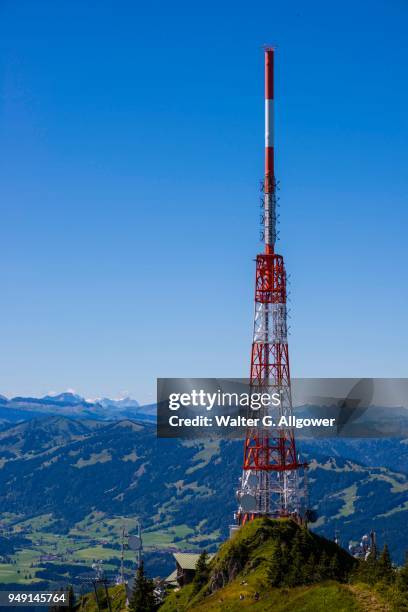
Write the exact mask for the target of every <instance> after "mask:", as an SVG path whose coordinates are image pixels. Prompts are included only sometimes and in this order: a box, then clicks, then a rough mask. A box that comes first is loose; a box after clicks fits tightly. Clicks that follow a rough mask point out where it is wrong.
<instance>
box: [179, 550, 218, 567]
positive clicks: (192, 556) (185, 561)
mask: <svg viewBox="0 0 408 612" xmlns="http://www.w3.org/2000/svg"><path fill="white" fill-rule="evenodd" d="M173 556H174V558H175V560H176V561H177V563H178V564H179V566H180V567H181V569H184V570H195V568H196V565H197V561H198V559H199V558H200V555H199V554H196V553H173ZM213 556H214V555H208V558H209V559H212V557H213Z"/></svg>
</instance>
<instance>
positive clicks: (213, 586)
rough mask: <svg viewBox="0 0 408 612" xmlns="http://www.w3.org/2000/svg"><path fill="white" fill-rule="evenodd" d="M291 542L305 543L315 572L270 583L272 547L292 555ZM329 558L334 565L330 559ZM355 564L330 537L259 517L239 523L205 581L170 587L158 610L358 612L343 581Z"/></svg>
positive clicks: (356, 597)
mask: <svg viewBox="0 0 408 612" xmlns="http://www.w3.org/2000/svg"><path fill="white" fill-rule="evenodd" d="M296 541H302V542H303V543H304V544H303V545H304V546H305V547H306V548H307V553H306V555H305V556H304V559H306V558H308V559H310V558H313V559H314V560H315V568H316V570H315V571H316V572H320V574H321V576H319V575H318V574H316V573H315V575H314V576H313V575H312V576H311V577H310V581H311V584H307V585H299V586H296V585H293V586H289V583H288V584H286V585H283V586H281V587H280V588H276V587H272V585H271V573H270V567H271V560H272V559H273V557H274V552H275V551H276V548H277V547H282V546H283V547H284V550H285V551H286V553H287V555H288V556H290V555H291V554H292V555H293V551H294V546H295V544H294V543H295V542H296ZM304 559H300V560H299V561H300V565H299V568H300V571H302V569H301V568H302V567H303V568H305V567H306V565H307V562H306V561H305V560H304ZM323 559H324V560H325V561H324V562H323V563H325V564H326V565H327V568H332V569H331V570H330V571H331V573H332V578H331V579H328V578H327V577H325V575H324V571H322V570H318V569H317V568H318V567H320V564H321V562H322V560H323ZM333 559H335V560H336V563H335V564H333V563H332V562H331V561H332V560H333ZM355 563H356V562H355V560H354V559H353V558H352V557H351V556H350V555H349V554H348V553H347V552H346V551H344V550H343V549H341V548H340V547H338V546H337V545H336V544H334V542H330V541H329V540H326V539H325V538H321V537H319V536H317V535H315V534H312V533H311V532H309V531H307V530H306V529H303V528H301V527H299V526H298V525H297V524H296V523H294V522H293V521H290V520H270V519H259V520H256V521H253V522H252V523H250V524H248V525H246V526H244V527H243V528H242V529H241V530H240V531H239V532H238V533H237V534H235V535H234V537H233V538H232V539H231V540H228V541H227V542H226V543H225V544H223V545H222V546H221V548H220V550H219V552H218V553H217V555H216V556H215V557H214V559H213V560H212V561H211V562H210V564H209V568H210V571H209V577H208V581H207V583H206V585H205V586H204V587H203V588H202V589H201V590H200V591H199V592H198V593H197V594H194V585H188V586H187V587H184V588H183V589H181V590H178V591H174V592H173V593H171V594H170V595H169V596H168V597H167V599H166V601H165V603H164V604H163V606H162V607H161V608H160V611H161V612H184V611H185V612H187V611H190V610H191V611H195V612H204V610H205V611H207V610H220V611H222V610H230V611H234V610H241V609H245V608H246V609H254V610H264V611H267V610H274V611H279V612H283V611H286V610H288V611H289V610H299V611H305V612H306V611H310V612H312V611H313V612H316V611H319V610H321V611H327V610H333V611H344V612H346V611H347V612H349V611H353V610H355V611H361V610H365V607H364V605H362V603H361V597H359V594H358V593H357V592H354V591H353V590H352V589H350V587H349V586H348V585H347V584H346V579H347V577H348V575H349V574H350V572H351V571H352V570H353V568H354V567H355ZM290 571H292V570H291V569H290V570H289V573H290ZM297 571H299V570H297ZM319 577H321V580H320V581H319ZM283 580H284V581H285V580H286V578H284V579H283ZM295 582H296V580H295ZM256 594H258V597H259V599H258V598H256ZM373 597H374V595H373ZM378 609H380V608H378Z"/></svg>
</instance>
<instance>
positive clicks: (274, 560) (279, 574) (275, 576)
mask: <svg viewBox="0 0 408 612" xmlns="http://www.w3.org/2000/svg"><path fill="white" fill-rule="evenodd" d="M267 576H268V580H269V582H270V584H271V586H273V587H280V586H281V585H282V583H283V580H284V578H285V572H284V561H283V551H282V545H281V544H280V543H279V542H278V543H277V544H276V546H275V548H274V551H273V554H272V557H271V560H270V563H269V566H268V570H267Z"/></svg>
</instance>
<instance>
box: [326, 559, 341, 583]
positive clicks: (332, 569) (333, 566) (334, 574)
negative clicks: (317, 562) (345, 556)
mask: <svg viewBox="0 0 408 612" xmlns="http://www.w3.org/2000/svg"><path fill="white" fill-rule="evenodd" d="M340 573H341V572H340V563H339V557H338V555H337V553H334V555H333V556H332V558H331V559H330V565H329V574H330V577H331V578H334V579H335V580H340V577H341V576H340Z"/></svg>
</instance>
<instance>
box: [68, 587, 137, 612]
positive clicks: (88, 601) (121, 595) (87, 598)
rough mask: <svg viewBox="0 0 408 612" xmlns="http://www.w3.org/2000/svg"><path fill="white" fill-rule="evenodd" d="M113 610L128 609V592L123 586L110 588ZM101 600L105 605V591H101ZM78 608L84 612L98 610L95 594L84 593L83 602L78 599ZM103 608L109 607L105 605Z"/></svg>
mask: <svg viewBox="0 0 408 612" xmlns="http://www.w3.org/2000/svg"><path fill="white" fill-rule="evenodd" d="M108 593H109V597H110V602H111V608H112V612H123V611H124V610H126V593H125V589H124V587H123V586H114V587H111V588H109V589H108ZM100 598H101V599H100V601H101V603H102V605H103V602H104V601H105V595H104V593H103V591H101V592H100ZM76 605H77V607H76V609H77V610H82V611H83V612H98V606H97V604H96V599H95V594H94V593H87V594H86V595H84V597H83V600H82V602H80V601H77V604H76ZM103 609H107V606H104V607H103Z"/></svg>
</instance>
